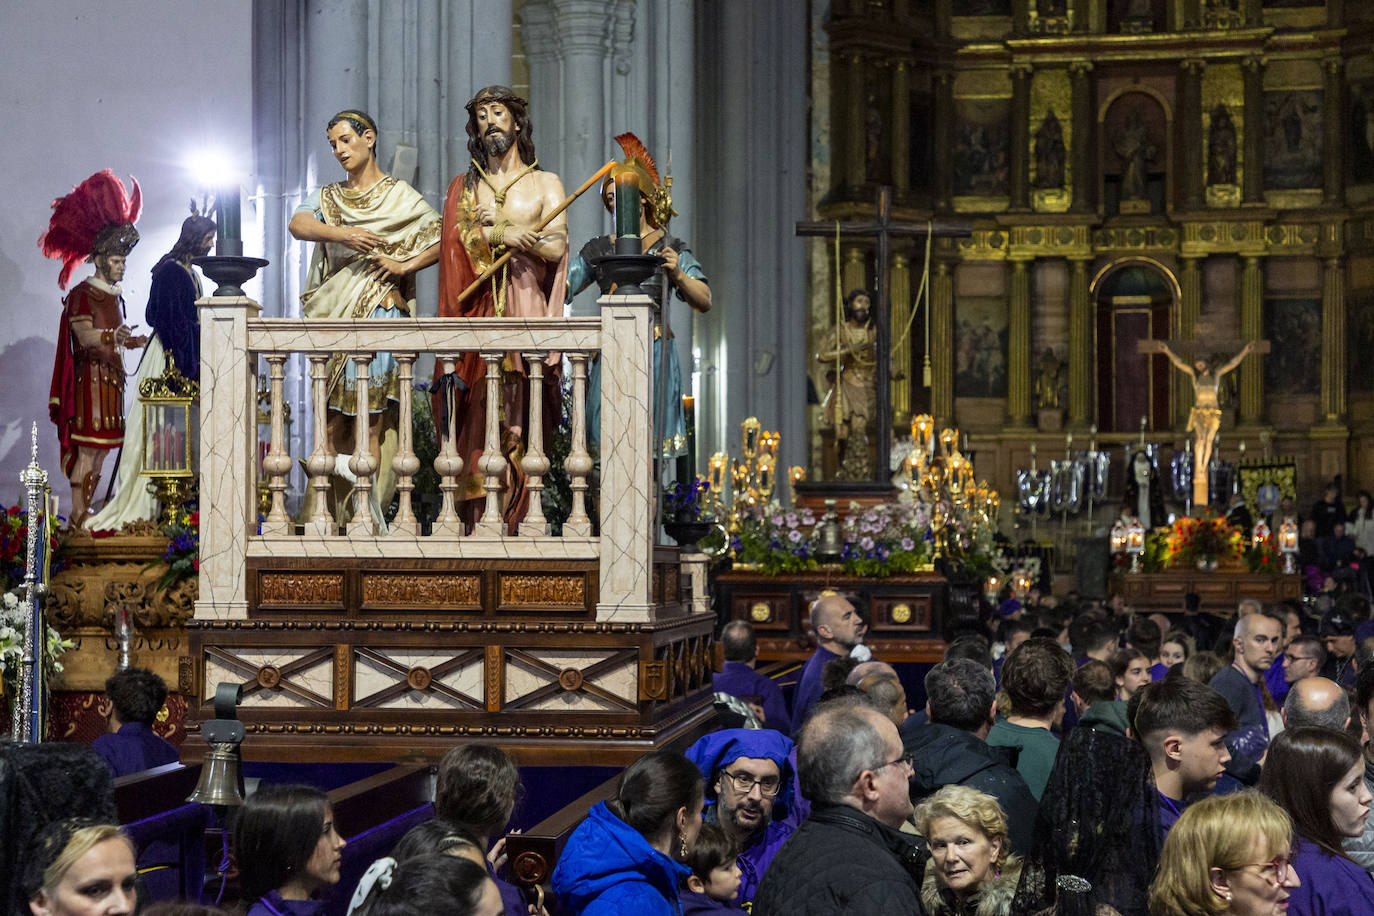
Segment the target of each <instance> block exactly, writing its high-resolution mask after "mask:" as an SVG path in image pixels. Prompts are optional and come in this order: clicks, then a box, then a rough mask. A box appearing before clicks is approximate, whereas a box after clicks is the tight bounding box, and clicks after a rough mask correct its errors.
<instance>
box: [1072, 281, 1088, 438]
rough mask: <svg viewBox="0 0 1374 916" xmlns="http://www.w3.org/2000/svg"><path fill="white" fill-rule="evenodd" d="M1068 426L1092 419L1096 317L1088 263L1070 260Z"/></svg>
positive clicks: (1081, 425)
mask: <svg viewBox="0 0 1374 916" xmlns="http://www.w3.org/2000/svg"><path fill="white" fill-rule="evenodd" d="M1068 358H1069V423H1070V424H1071V425H1072V426H1074V427H1076V428H1082V427H1085V426H1087V425H1088V422H1089V418H1090V417H1091V416H1092V390H1093V382H1094V379H1093V373H1092V370H1093V315H1092V303H1091V302H1090V301H1089V300H1088V262H1087V261H1086V260H1084V259H1083V258H1073V259H1072V260H1070V261H1069V352H1068Z"/></svg>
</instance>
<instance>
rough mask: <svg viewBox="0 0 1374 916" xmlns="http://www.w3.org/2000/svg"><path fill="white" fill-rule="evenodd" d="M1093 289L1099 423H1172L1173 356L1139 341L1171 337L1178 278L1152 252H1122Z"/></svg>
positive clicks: (1135, 428) (1107, 428)
mask: <svg viewBox="0 0 1374 916" xmlns="http://www.w3.org/2000/svg"><path fill="white" fill-rule="evenodd" d="M1088 294H1089V297H1090V298H1091V300H1092V303H1093V317H1094V320H1093V330H1094V343H1093V354H1094V357H1093V362H1094V366H1095V371H1094V382H1095V383H1096V386H1097V426H1098V429H1100V430H1102V431H1104V432H1125V433H1134V432H1139V431H1140V420H1141V418H1142V417H1144V418H1145V421H1146V427H1147V429H1148V430H1162V429H1169V428H1170V427H1172V426H1173V417H1172V414H1171V412H1170V406H1169V405H1170V392H1171V386H1172V384H1173V378H1172V374H1171V367H1170V365H1169V361H1168V360H1167V359H1166V358H1165V357H1163V356H1158V355H1156V356H1146V355H1144V354H1142V353H1140V352H1139V349H1138V347H1137V344H1138V343H1139V342H1140V341H1142V340H1165V339H1168V338H1169V336H1170V334H1171V331H1172V329H1173V327H1174V323H1175V319H1174V316H1175V315H1176V314H1177V312H1178V304H1179V299H1180V296H1179V286H1178V278H1177V277H1175V276H1174V273H1173V271H1171V270H1170V269H1169V268H1168V267H1166V266H1165V265H1163V264H1161V263H1160V262H1159V261H1156V260H1154V259H1153V258H1142V257H1134V258H1122V259H1120V260H1117V261H1113V262H1111V263H1110V264H1107V265H1106V266H1104V267H1103V268H1102V269H1101V270H1100V271H1099V272H1098V274H1097V276H1096V277H1094V278H1093V281H1092V283H1091V284H1090V285H1089V293H1088Z"/></svg>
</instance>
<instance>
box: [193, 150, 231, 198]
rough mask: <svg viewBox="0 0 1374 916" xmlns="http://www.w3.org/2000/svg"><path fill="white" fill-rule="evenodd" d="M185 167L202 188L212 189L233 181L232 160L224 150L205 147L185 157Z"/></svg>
mask: <svg viewBox="0 0 1374 916" xmlns="http://www.w3.org/2000/svg"><path fill="white" fill-rule="evenodd" d="M186 169H187V171H189V172H190V173H191V175H192V176H194V177H195V180H196V183H197V184H198V185H200V186H201V187H202V188H206V189H207V190H208V189H213V188H219V187H222V186H223V185H226V184H230V183H232V182H233V181H234V178H235V172H234V167H233V165H232V160H231V159H230V158H229V155H228V154H227V153H226V152H225V151H224V150H219V149H213V148H210V147H206V148H203V149H198V150H194V151H193V152H191V153H190V154H188V155H187V157H186Z"/></svg>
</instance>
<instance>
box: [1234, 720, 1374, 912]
mask: <svg viewBox="0 0 1374 916" xmlns="http://www.w3.org/2000/svg"><path fill="white" fill-rule="evenodd" d="M1260 790H1261V791H1262V792H1264V794H1265V795H1268V796H1269V797H1270V798H1272V799H1273V800H1274V801H1276V802H1278V804H1279V805H1280V806H1281V807H1282V808H1283V809H1284V810H1285V811H1287V812H1288V815H1289V816H1290V817H1291V818H1292V819H1293V826H1294V827H1296V828H1297V832H1298V847H1297V858H1296V861H1295V862H1294V867H1295V868H1296V869H1297V873H1298V877H1299V878H1300V879H1302V885H1301V886H1300V887H1298V888H1297V889H1296V890H1294V891H1293V912H1295V913H1324V914H1329V916H1340V914H1345V913H1349V914H1355V913H1374V878H1370V876H1369V872H1367V871H1365V870H1364V869H1363V868H1361V867H1360V866H1358V865H1356V864H1355V863H1354V862H1352V861H1351V860H1350V859H1349V858H1348V857H1347V856H1346V854H1345V851H1344V850H1343V849H1342V844H1343V843H1344V841H1345V839H1346V838H1347V837H1357V836H1360V835H1361V834H1362V833H1364V824H1365V820H1366V819H1368V817H1369V805H1370V801H1371V797H1370V792H1369V789H1368V788H1367V787H1366V786H1365V782H1364V754H1363V752H1362V751H1361V750H1360V745H1359V744H1358V743H1357V742H1356V741H1355V739H1353V738H1351V737H1350V736H1349V735H1346V734H1345V733H1343V732H1336V731H1331V730H1330V729H1326V728H1318V727H1316V726H1305V727H1303V728H1294V729H1289V730H1287V731H1285V732H1283V733H1282V734H1280V735H1279V736H1278V737H1277V738H1275V739H1274V740H1273V742H1271V743H1270V745H1269V752H1268V755H1267V756H1266V758H1265V763H1264V773H1263V775H1262V776H1261V777H1260ZM1256 861H1259V860H1256Z"/></svg>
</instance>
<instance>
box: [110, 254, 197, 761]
mask: <svg viewBox="0 0 1374 916" xmlns="http://www.w3.org/2000/svg"><path fill="white" fill-rule="evenodd" d="M178 269H180V268H178ZM91 749H92V750H94V751H95V752H96V753H97V754H99V755H100V756H101V757H103V758H105V762H106V763H107V764H109V765H110V769H111V770H112V771H113V772H114V775H116V776H127V775H128V774H130V773H138V772H141V771H143V770H151V769H152V768H153V767H160V766H162V765H163V764H168V763H176V762H177V761H178V760H180V759H181V754H180V753H179V752H178V751H177V749H176V748H175V747H174V746H172V745H171V744H170V743H168V742H167V741H165V740H164V739H163V738H161V737H160V736H158V735H157V734H155V733H154V732H153V730H152V728H150V727H149V726H147V725H144V724H143V723H142V722H125V723H124V724H123V725H121V726H119V731H117V732H108V733H106V734H104V735H101V736H100V737H99V738H96V739H95V741H94V742H92V743H91Z"/></svg>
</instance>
